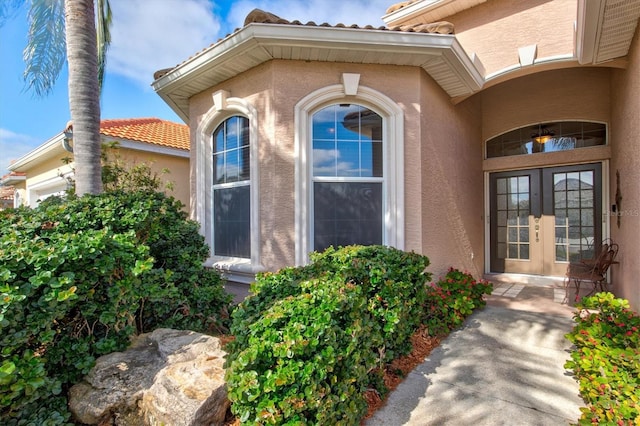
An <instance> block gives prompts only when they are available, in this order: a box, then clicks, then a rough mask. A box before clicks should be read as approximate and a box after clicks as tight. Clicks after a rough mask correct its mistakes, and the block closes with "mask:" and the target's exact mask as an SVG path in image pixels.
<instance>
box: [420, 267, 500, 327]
mask: <svg viewBox="0 0 640 426" xmlns="http://www.w3.org/2000/svg"><path fill="white" fill-rule="evenodd" d="M492 291H493V284H491V283H490V282H488V281H484V280H480V281H477V280H475V279H474V278H473V276H471V275H470V274H469V273H466V272H461V271H459V270H457V269H454V268H450V269H449V271H448V272H447V274H446V275H445V277H444V278H441V279H440V280H439V281H438V282H436V283H432V284H431V286H429V287H428V288H427V302H426V304H425V308H424V310H425V318H424V323H425V325H426V326H427V329H428V330H429V334H431V335H433V336H435V335H440V334H447V333H449V332H450V331H451V330H453V329H454V328H456V327H458V326H459V325H460V324H462V323H463V322H464V320H465V318H467V317H468V316H469V315H471V313H472V312H473V310H474V309H476V308H481V307H483V306H485V305H486V302H485V300H484V298H483V295H485V294H491V292H492Z"/></svg>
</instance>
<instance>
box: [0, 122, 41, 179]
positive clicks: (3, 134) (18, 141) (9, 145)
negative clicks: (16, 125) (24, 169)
mask: <svg viewBox="0 0 640 426" xmlns="http://www.w3.org/2000/svg"><path fill="white" fill-rule="evenodd" d="M40 142H41V141H40V140H39V139H36V138H33V137H31V136H28V135H20V134H17V133H14V132H12V131H10V130H6V129H0V152H1V153H2V155H0V176H2V175H5V174H7V173H9V170H7V168H8V167H9V165H10V164H11V162H12V161H13V160H17V159H18V158H20V157H22V156H23V155H25V154H26V153H28V152H29V151H31V150H33V149H34V148H36V147H37V146H38V145H40Z"/></svg>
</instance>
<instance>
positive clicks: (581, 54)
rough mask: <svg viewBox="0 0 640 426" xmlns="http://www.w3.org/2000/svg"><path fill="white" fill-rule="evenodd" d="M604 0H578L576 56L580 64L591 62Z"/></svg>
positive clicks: (596, 42) (593, 56)
mask: <svg viewBox="0 0 640 426" xmlns="http://www.w3.org/2000/svg"><path fill="white" fill-rule="evenodd" d="M604 4H605V1H604V0H578V14H577V20H576V56H577V57H578V62H579V63H580V64H581V65H584V64H590V63H593V61H594V59H595V52H596V47H597V45H598V37H599V34H598V32H599V30H600V21H601V19H602V14H603V13H604Z"/></svg>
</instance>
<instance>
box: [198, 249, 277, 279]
mask: <svg viewBox="0 0 640 426" xmlns="http://www.w3.org/2000/svg"><path fill="white" fill-rule="evenodd" d="M205 266H207V267H209V268H213V269H216V270H218V271H219V272H220V273H221V274H222V277H223V278H224V279H226V280H228V281H233V282H239V283H244V284H251V283H253V282H254V281H255V276H256V274H257V273H258V272H263V271H265V270H266V268H265V267H264V266H262V265H261V264H253V263H251V259H243V258H237V257H220V256H213V257H210V258H209V259H207V261H206V262H205Z"/></svg>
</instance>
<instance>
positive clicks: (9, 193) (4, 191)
mask: <svg viewBox="0 0 640 426" xmlns="http://www.w3.org/2000/svg"><path fill="white" fill-rule="evenodd" d="M14 191H15V189H14V188H13V186H0V200H7V201H13V193H14Z"/></svg>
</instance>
